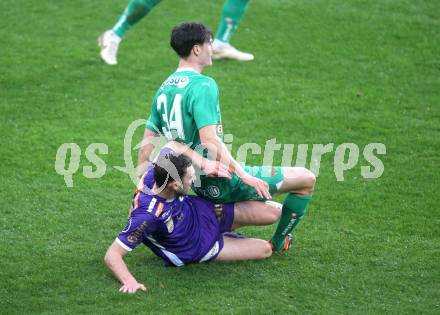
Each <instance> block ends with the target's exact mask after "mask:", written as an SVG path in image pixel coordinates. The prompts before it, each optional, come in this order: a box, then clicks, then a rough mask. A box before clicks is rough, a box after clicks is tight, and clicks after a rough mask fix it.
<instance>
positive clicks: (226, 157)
mask: <svg viewBox="0 0 440 315" xmlns="http://www.w3.org/2000/svg"><path fill="white" fill-rule="evenodd" d="M202 145H203V146H204V147H205V148H206V149H207V150H208V153H209V155H210V156H212V157H213V158H215V159H216V160H218V161H220V162H221V163H222V164H223V165H226V166H227V167H228V168H229V169H230V170H231V171H232V172H234V173H235V174H237V176H238V177H243V176H245V175H246V174H247V173H246V172H245V170H244V169H243V168H242V167H241V165H240V164H239V163H238V162H237V161H236V160H235V159H234V158H233V157H232V155H231V153H230V152H229V151H228V148H227V147H226V146H225V144H224V143H223V142H222V141H220V140H219V139H218V138H211V139H209V140H208V141H206V142H205V143H202Z"/></svg>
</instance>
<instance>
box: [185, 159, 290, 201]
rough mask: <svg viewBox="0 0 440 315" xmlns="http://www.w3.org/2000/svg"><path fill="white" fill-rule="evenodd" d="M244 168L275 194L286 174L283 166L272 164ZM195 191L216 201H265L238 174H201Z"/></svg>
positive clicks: (194, 186) (194, 187)
mask: <svg viewBox="0 0 440 315" xmlns="http://www.w3.org/2000/svg"><path fill="white" fill-rule="evenodd" d="M244 170H245V171H246V172H247V173H248V174H250V175H252V176H254V177H257V178H259V179H262V180H264V181H265V182H266V183H267V184H269V192H270V193H271V194H274V193H276V192H277V191H278V189H279V188H280V186H281V184H282V182H283V179H284V176H283V171H282V167H272V166H245V167H244ZM192 188H193V190H194V192H195V193H196V194H197V195H199V196H200V197H203V198H205V199H208V200H211V201H213V202H216V203H228V202H238V201H245V200H259V201H264V200H266V198H260V197H259V196H258V194H257V191H256V190H255V189H254V188H253V187H251V186H249V185H246V184H245V183H243V182H242V181H241V179H240V178H239V177H238V176H237V175H235V174H234V175H233V176H232V178H231V179H227V178H221V177H208V176H204V175H202V176H200V182H199V183H197V182H196V183H195V184H193V187H192Z"/></svg>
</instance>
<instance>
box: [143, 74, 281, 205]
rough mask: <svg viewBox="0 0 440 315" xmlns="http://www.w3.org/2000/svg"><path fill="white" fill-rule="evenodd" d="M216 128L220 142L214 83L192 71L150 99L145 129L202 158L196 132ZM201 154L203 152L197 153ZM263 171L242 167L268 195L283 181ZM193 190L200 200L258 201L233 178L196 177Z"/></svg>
mask: <svg viewBox="0 0 440 315" xmlns="http://www.w3.org/2000/svg"><path fill="white" fill-rule="evenodd" d="M211 125H215V126H216V133H217V136H218V137H219V138H220V139H221V140H222V141H223V127H222V123H221V115H220V106H219V91H218V87H217V84H216V83H215V81H214V80H213V79H212V78H210V77H207V76H204V75H202V74H200V73H197V72H195V71H194V70H192V69H182V70H180V71H177V72H175V73H173V74H172V75H170V76H169V77H168V78H167V79H166V80H165V82H164V83H162V85H161V86H160V88H159V90H158V91H157V93H156V95H155V96H154V100H153V104H152V107H151V113H150V117H149V118H148V121H147V128H148V129H150V130H152V131H154V132H156V133H160V134H163V135H164V136H165V137H166V138H167V139H168V140H174V141H179V142H182V143H184V144H186V145H188V146H189V147H191V149H193V150H196V151H197V152H199V153H201V154H203V155H204V156H205V157H206V151H203V150H201V149H202V148H201V147H200V146H199V145H200V135H199V129H200V128H203V127H205V126H211ZM201 151H203V152H201ZM263 168H264V167H253V168H249V167H246V168H245V169H246V171H247V172H248V173H252V174H253V175H254V176H256V177H258V178H261V179H263V180H265V181H266V182H267V183H269V187H270V192H271V193H274V192H276V191H277V190H278V185H280V182H282V180H283V175H282V172H281V168H276V169H273V170H272V172H269V173H268V172H266V173H268V174H271V176H269V177H267V175H265V176H263V175H264V174H266V173H264V172H262V169H263ZM193 190H194V191H195V192H196V193H197V194H198V195H199V196H202V197H204V198H207V199H210V200H212V201H214V202H218V203H226V202H237V201H242V200H261V198H259V197H258V194H257V192H256V191H255V189H254V188H252V187H250V186H248V185H246V184H244V183H243V182H242V181H241V179H240V178H239V177H238V176H237V175H236V174H234V175H233V176H232V178H231V179H227V178H219V177H209V176H204V175H202V176H200V183H199V184H197V185H193Z"/></svg>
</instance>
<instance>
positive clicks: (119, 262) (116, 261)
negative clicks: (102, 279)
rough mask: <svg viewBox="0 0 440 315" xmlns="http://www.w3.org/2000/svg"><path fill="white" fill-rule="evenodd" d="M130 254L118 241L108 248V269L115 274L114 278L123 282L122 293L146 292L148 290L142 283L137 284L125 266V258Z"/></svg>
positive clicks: (106, 257)
mask: <svg viewBox="0 0 440 315" xmlns="http://www.w3.org/2000/svg"><path fill="white" fill-rule="evenodd" d="M127 253H128V251H127V250H126V249H124V248H123V247H122V246H121V245H119V244H118V243H117V242H116V241H114V242H113V244H112V245H111V246H110V247H109V248H108V250H107V253H106V254H105V257H104V261H105V263H106V265H107V266H108V268H109V269H110V270H111V271H112V272H113V274H114V276H115V277H116V278H117V279H118V280H119V282H121V284H122V287H121V288H120V289H119V291H120V292H124V293H136V291H137V290H142V291H146V290H147V289H146V288H145V286H144V285H143V284H142V283H139V282H137V280H136V279H135V278H134V277H133V275H132V274H131V273H130V271H129V270H128V268H127V265H126V264H125V262H124V260H123V257H124V256H125V255H126V254H127Z"/></svg>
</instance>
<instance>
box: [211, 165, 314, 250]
mask: <svg viewBox="0 0 440 315" xmlns="http://www.w3.org/2000/svg"><path fill="white" fill-rule="evenodd" d="M245 170H246V172H247V173H249V174H251V175H253V176H255V177H257V178H260V179H262V180H264V181H266V182H267V183H268V184H269V191H270V193H271V194H272V195H274V194H280V193H287V196H286V198H285V199H284V201H283V207H282V214H281V218H280V221H279V223H278V227H277V229H276V232H275V234H274V235H273V237H272V239H271V243H272V244H273V247H274V250H281V249H283V248H284V247H285V245H286V240H288V239H289V237H288V235H289V234H290V233H291V232H292V231H293V230H294V229H295V228H296V226H297V225H298V224H299V223H300V222H301V220H302V218H303V217H304V215H305V213H306V210H307V205H308V203H309V201H310V199H311V193H312V192H313V189H314V186H315V181H316V178H315V175H314V174H313V173H312V172H310V171H309V170H307V169H306V168H304V167H268V166H260V167H250V166H246V167H245ZM218 190H219V191H223V190H224V191H226V192H228V193H229V195H230V196H231V198H233V201H234V202H237V201H241V200H261V198H259V197H258V194H257V192H256V191H255V189H254V188H252V187H250V186H248V185H246V184H244V183H242V182H241V181H239V182H236V183H233V185H231V187H227V186H225V185H220V184H219V185H218ZM287 245H288V244H287Z"/></svg>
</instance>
